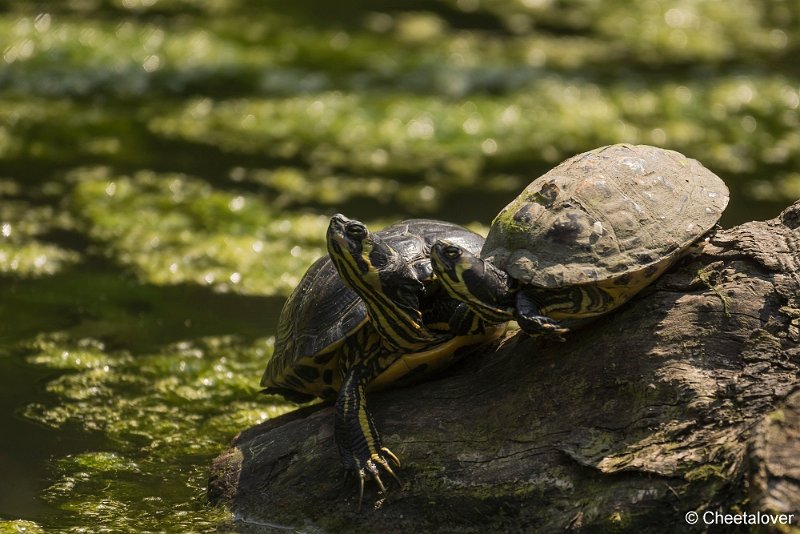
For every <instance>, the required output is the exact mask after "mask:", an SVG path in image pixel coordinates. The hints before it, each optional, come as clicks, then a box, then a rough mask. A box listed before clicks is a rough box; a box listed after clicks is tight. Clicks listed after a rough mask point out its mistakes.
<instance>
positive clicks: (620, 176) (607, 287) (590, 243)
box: [431, 144, 729, 339]
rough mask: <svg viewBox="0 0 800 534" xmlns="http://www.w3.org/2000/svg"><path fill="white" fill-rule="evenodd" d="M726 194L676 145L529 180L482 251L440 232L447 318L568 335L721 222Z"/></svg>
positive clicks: (634, 149)
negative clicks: (456, 305) (453, 304)
mask: <svg viewBox="0 0 800 534" xmlns="http://www.w3.org/2000/svg"><path fill="white" fill-rule="evenodd" d="M728 198H729V193H728V188H727V186H726V185H725V183H724V182H723V181H722V179H721V178H719V177H718V176H716V175H715V174H714V173H712V172H711V171H709V170H708V169H706V168H705V167H704V166H703V165H702V164H700V163H699V162H698V161H696V160H694V159H690V158H687V157H686V156H684V155H682V154H680V153H678V152H675V151H671V150H665V149H661V148H657V147H652V146H647V145H628V144H618V145H610V146H604V147H600V148H598V149H595V150H591V151H589V152H584V153H582V154H578V155H576V156H573V157H572V158H570V159H568V160H566V161H564V162H563V163H561V164H560V165H558V166H557V167H555V168H553V169H552V170H550V171H549V172H547V173H546V174H544V175H543V176H540V177H539V178H537V179H536V180H534V181H533V182H531V183H530V185H528V187H526V188H525V190H524V191H523V192H522V193H521V194H520V195H519V196H518V197H517V198H515V199H514V200H513V201H511V202H510V203H509V204H508V205H507V206H506V207H505V208H503V210H502V211H500V213H499V214H498V215H497V217H495V219H494V221H493V222H492V226H491V228H490V230H489V234H488V235H487V237H486V241H485V243H484V245H483V247H482V249H481V252H480V253H479V254H478V255H476V254H475V253H474V252H472V251H470V250H466V249H465V248H464V247H462V246H460V245H459V244H458V243H454V242H452V241H448V240H447V239H444V240H440V241H439V242H437V243H436V244H434V246H433V248H432V250H431V260H432V263H433V267H434V271H435V273H436V275H437V277H439V278H440V280H441V283H442V285H443V286H444V287H445V289H446V291H447V292H448V293H450V294H451V295H452V296H453V297H454V298H457V299H460V300H462V301H463V305H462V307H461V308H460V309H459V310H457V311H456V312H455V314H454V320H456V321H457V320H458V316H459V314H460V313H465V311H467V310H468V311H469V312H471V313H475V314H477V315H478V316H479V317H480V318H481V319H483V320H484V321H486V322H488V323H497V322H502V321H509V320H512V319H513V320H516V321H517V323H518V324H519V326H520V328H521V329H522V330H523V331H524V332H526V333H528V334H530V335H544V336H553V337H556V338H561V339H563V338H562V334H564V333H566V332H567V331H569V330H570V329H573V328H577V327H579V326H582V325H584V324H585V323H587V322H588V321H590V320H592V319H594V318H596V317H599V316H601V315H604V314H606V313H609V312H611V311H613V310H615V309H616V308H618V307H619V306H621V305H622V304H624V303H625V302H627V301H628V300H630V299H631V297H633V296H634V295H635V294H636V293H638V292H639V291H641V290H642V289H643V288H644V287H646V286H647V285H648V284H650V283H652V282H653V281H654V280H655V279H656V278H658V277H659V276H661V275H662V274H663V273H664V272H665V271H666V270H667V269H669V268H670V267H671V266H672V265H674V264H675V262H676V261H677V260H678V259H679V258H681V257H682V256H684V255H685V254H687V253H688V252H689V251H691V250H692V249H693V248H694V247H695V244H696V243H697V242H698V241H701V240H703V238H704V236H706V235H707V234H708V233H709V232H712V231H713V230H714V229H715V228H716V227H717V223H718V221H719V219H720V217H721V215H722V212H723V211H724V210H725V207H726V206H727V204H728ZM454 332H457V330H454Z"/></svg>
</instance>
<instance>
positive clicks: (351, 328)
mask: <svg viewBox="0 0 800 534" xmlns="http://www.w3.org/2000/svg"><path fill="white" fill-rule="evenodd" d="M377 235H379V236H380V237H381V238H382V239H383V240H384V241H385V242H387V243H388V244H389V245H391V246H392V247H393V248H394V249H395V250H397V251H398V252H399V253H400V254H401V255H402V256H403V257H404V258H405V259H406V261H408V262H410V263H412V264H413V266H414V267H415V269H416V271H417V276H418V278H419V279H420V280H422V281H430V280H431V278H432V276H433V269H432V268H431V265H430V250H431V246H433V243H435V242H436V241H437V240H438V239H447V240H449V241H452V242H454V243H456V244H459V245H461V246H462V247H464V248H466V249H467V250H469V251H471V252H473V253H474V254H477V253H478V252H479V251H480V249H481V246H482V245H483V237H481V236H480V235H478V234H476V233H474V232H471V231H470V230H467V229H466V228H463V227H461V226H458V225H456V224H452V223H448V222H444V221H435V220H429V219H410V220H406V221H402V222H399V223H396V224H393V225H391V226H388V227H386V228H384V229H383V230H380V231H378V232H377ZM366 322H367V310H366V307H365V306H364V303H363V302H362V301H361V298H360V297H359V296H358V295H357V294H356V293H355V292H353V291H352V290H351V289H350V288H348V287H347V286H346V285H344V283H342V281H341V279H340V278H339V274H338V273H337V272H336V268H335V267H334V265H333V262H331V260H330V258H329V257H328V256H324V257H322V258H320V259H318V260H317V261H316V262H314V264H313V265H312V266H311V267H310V268H309V269H308V271H307V272H306V274H305V275H303V278H302V279H301V280H300V283H299V284H298V285H297V287H296V288H295V289H294V291H292V294H291V295H290V296H289V299H288V300H287V301H286V304H285V305H284V307H283V310H282V311H281V316H280V319H279V321H278V332H277V336H276V339H275V350H274V352H273V356H272V358H271V359H270V362H269V364H268V365H267V369H266V370H265V371H264V375H263V377H262V378H261V385H262V386H265V387H272V386H276V387H289V388H291V389H298V390H308V389H309V388H308V387H306V385H307V384H308V383H314V382H315V381H317V379H318V378H320V377H321V375H322V373H320V372H318V371H319V369H317V368H319V367H320V366H321V365H322V363H323V362H324V365H325V366H326V367H327V368H331V369H333V368H335V367H336V366H335V363H336V362H335V361H332V360H334V359H335V358H336V357H337V354H336V353H335V351H336V349H337V348H338V347H339V346H340V345H342V344H343V342H344V340H345V339H346V338H347V337H348V336H350V335H352V334H353V333H354V332H356V331H357V330H358V329H359V328H360V327H361V326H363V325H364V324H366ZM323 353H331V358H319V357H318V358H317V359H316V360H315V359H314V356H318V355H321V354H323ZM289 370H293V371H294V372H293V373H288V371H289ZM294 375H297V376H298V377H300V378H301V379H302V380H300V381H298V380H297V379H296V378H293V376H294ZM309 392H310V393H312V394H317V392H316V391H310V390H309Z"/></svg>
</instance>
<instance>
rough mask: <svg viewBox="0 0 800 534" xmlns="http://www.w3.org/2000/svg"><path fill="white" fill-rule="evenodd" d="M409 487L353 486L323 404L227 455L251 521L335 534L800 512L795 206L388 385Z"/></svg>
mask: <svg viewBox="0 0 800 534" xmlns="http://www.w3.org/2000/svg"><path fill="white" fill-rule="evenodd" d="M370 406H371V408H372V410H373V413H374V415H375V418H376V422H377V424H378V426H379V428H380V429H381V430H382V433H383V438H384V442H385V444H386V445H387V446H389V447H390V448H391V449H392V450H393V451H394V452H395V453H396V454H397V455H398V456H399V457H400V458H401V460H402V461H403V468H402V470H401V471H400V476H401V478H402V480H403V485H402V488H400V487H397V486H393V487H391V489H390V492H389V495H388V497H387V498H386V499H385V500H383V501H382V502H380V503H378V505H376V506H372V505H371V504H372V503H373V502H375V500H376V498H377V497H378V495H377V493H376V492H375V490H374V488H372V487H368V489H367V492H366V494H365V503H367V506H365V507H364V510H362V512H361V513H360V514H359V513H356V511H355V501H356V499H357V489H356V487H355V484H354V483H352V482H351V484H350V485H349V486H344V487H343V485H342V471H341V466H340V464H339V460H338V457H337V453H336V447H335V445H334V443H333V424H332V423H333V416H332V413H331V408H330V407H327V406H322V407H311V408H306V409H303V410H300V411H298V412H293V413H291V414H287V415H286V416H284V417H280V418H277V419H275V420H272V421H267V422H265V423H264V424H262V425H259V426H257V427H253V428H251V429H248V430H246V431H244V432H242V433H241V434H240V435H239V436H237V437H236V438H235V439H234V441H233V444H232V445H231V448H230V449H228V450H227V451H226V452H224V453H223V454H222V455H220V456H219V457H218V458H217V459H216V460H215V462H214V465H213V467H212V473H211V480H210V486H209V495H210V497H211V499H212V501H213V502H217V503H225V504H227V505H228V506H230V507H231V508H232V510H233V511H234V513H235V515H236V517H237V518H238V519H239V520H240V521H243V522H244V523H247V524H250V525H257V524H264V523H267V524H282V525H292V526H295V527H301V528H304V529H308V530H314V529H315V528H321V529H324V530H330V531H340V530H344V531H363V532H378V531H395V532H396V531H404V532H408V531H423V532H424V531H454V532H455V531H458V532H485V531H488V529H498V530H506V531H508V530H510V531H533V530H536V531H543V532H556V531H564V530H591V531H598V530H599V531H606V530H608V531H618V530H630V531H636V532H663V531H683V530H690V531H692V530H705V529H708V528H709V527H707V526H704V525H703V521H702V520H701V521H700V522H699V523H698V525H696V526H695V527H691V526H689V525H688V524H687V523H686V522H685V519H684V517H685V514H686V513H687V512H688V511H691V510H696V511H698V512H699V513H700V514H701V515H702V513H703V512H704V511H708V510H712V511H713V510H721V511H723V512H726V513H735V512H737V511H749V512H786V513H794V514H795V515H794V524H795V525H796V524H797V522H798V521H800V201H798V202H797V203H795V204H794V205H792V206H790V207H789V208H787V209H786V210H785V211H784V212H783V213H782V214H781V215H780V216H779V217H777V218H776V219H773V220H770V221H766V222H751V223H746V224H743V225H741V226H738V227H736V228H733V229H730V230H724V231H720V232H718V233H717V235H716V236H715V237H713V238H712V239H711V241H710V242H709V243H708V245H707V246H706V247H705V248H704V250H703V252H702V253H701V254H699V255H696V256H693V257H692V258H689V259H687V260H686V261H684V262H683V263H682V264H680V265H679V266H677V267H676V268H674V269H672V270H671V271H670V272H669V273H668V274H667V275H665V276H664V277H662V278H661V279H660V280H659V281H658V282H656V283H655V284H654V285H653V286H651V287H650V288H648V289H647V290H645V291H644V292H643V293H642V294H641V295H640V296H638V297H637V298H636V299H635V300H634V301H632V302H630V303H629V304H627V305H625V306H624V307H623V308H621V309H620V310H618V311H617V312H615V313H612V314H609V315H608V316H606V317H603V318H601V319H599V320H597V321H595V322H594V323H592V324H591V325H589V326H587V327H585V328H583V329H581V330H579V331H576V332H573V333H571V334H570V335H568V339H567V341H566V342H564V343H558V342H550V341H542V340H536V339H531V338H527V337H525V336H523V335H510V336H508V337H507V338H506V339H504V340H503V342H502V343H500V344H498V345H494V346H491V347H484V348H482V349H480V350H479V351H477V352H476V353H475V354H473V355H471V356H470V357H468V358H467V360H465V361H464V362H463V363H461V364H459V365H458V366H457V367H456V368H455V369H451V371H450V372H448V373H447V375H446V376H444V377H441V378H440V379H438V380H435V381H429V382H425V383H423V384H419V385H417V386H414V387H409V388H404V389H397V390H392V391H387V392H382V393H376V394H373V395H371V397H370Z"/></svg>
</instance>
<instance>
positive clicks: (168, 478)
mask: <svg viewBox="0 0 800 534" xmlns="http://www.w3.org/2000/svg"><path fill="white" fill-rule="evenodd" d="M271 347H272V341H271V339H259V340H256V341H254V342H253V343H243V342H241V341H238V340H234V339H226V338H219V337H216V338H208V339H201V340H196V341H194V342H191V343H190V342H181V343H177V344H175V345H172V346H165V347H164V348H163V349H162V350H160V351H159V352H157V353H152V354H140V355H138V356H136V357H133V356H132V355H130V354H129V353H127V352H125V351H113V350H109V349H108V348H106V347H105V346H104V344H103V343H102V342H100V341H98V340H94V339H82V340H79V341H77V342H75V341H74V340H72V339H71V338H69V337H68V336H65V335H50V336H41V337H40V338H38V339H37V340H36V341H35V342H33V343H32V344H31V345H30V346H27V347H25V351H26V352H28V353H29V355H28V356H27V358H28V360H29V361H30V362H32V363H35V364H36V365H45V366H49V367H55V368H58V369H63V368H70V369H74V370H75V371H76V372H71V373H67V374H63V375H61V376H59V377H58V378H56V379H54V380H51V381H50V382H49V383H48V384H47V391H48V393H50V394H51V395H52V396H53V398H57V399H61V401H60V402H58V403H55V404H48V403H33V404H29V405H28V406H27V407H26V410H25V416H26V417H28V418H29V419H31V420H34V421H37V422H39V423H41V424H43V425H46V426H49V427H52V428H64V427H71V428H76V427H77V428H80V429H82V431H84V432H89V433H99V434H101V435H103V436H104V437H105V439H106V440H107V441H108V447H109V449H108V450H94V451H87V452H84V453H80V454H73V455H69V456H67V457H64V458H61V459H60V460H59V461H58V464H57V466H56V470H57V472H58V473H59V475H58V476H57V477H56V479H55V481H54V482H53V484H51V485H50V486H49V487H48V488H47V489H46V491H45V493H44V498H45V500H46V501H48V502H50V503H51V504H53V505H54V506H56V507H58V508H60V509H61V510H64V511H66V512H72V513H74V514H77V516H76V517H79V518H80V522H85V521H90V522H91V521H96V522H98V524H101V525H103V529H104V530H106V531H109V532H142V531H157V530H165V529H166V530H173V529H176V530H181V531H183V530H195V529H198V530H205V529H208V528H212V527H213V525H214V524H217V523H219V522H220V521H222V520H225V518H226V517H227V516H226V514H225V513H224V512H223V511H220V510H214V509H208V508H206V506H205V504H204V500H205V497H204V489H205V484H206V481H207V477H208V471H207V466H206V465H204V462H203V461H202V459H206V458H209V457H211V456H213V455H214V454H216V453H217V452H219V451H220V448H221V446H222V445H223V444H224V443H225V442H226V441H227V440H228V439H230V437H231V436H232V435H233V434H234V433H235V432H236V431H237V430H238V429H241V428H244V427H247V426H251V425H253V424H257V423H259V422H261V421H263V420H264V419H266V418H268V417H275V416H277V415H280V414H281V413H284V412H286V411H287V410H288V409H290V408H291V406H290V405H268V404H266V403H264V402H263V401H260V400H259V399H258V398H257V389H256V384H255V381H254V380H253V378H252V377H254V376H257V375H258V374H259V373H260V372H261V370H262V368H263V365H264V362H265V361H266V360H268V358H269V354H270V352H271ZM78 524H80V523H78ZM78 524H76V526H75V529H76V531H79V530H80V529H79V527H78Z"/></svg>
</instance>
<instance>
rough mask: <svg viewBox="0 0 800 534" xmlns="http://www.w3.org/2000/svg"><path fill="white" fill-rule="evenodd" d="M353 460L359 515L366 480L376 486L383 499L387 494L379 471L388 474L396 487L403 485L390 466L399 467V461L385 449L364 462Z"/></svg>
mask: <svg viewBox="0 0 800 534" xmlns="http://www.w3.org/2000/svg"><path fill="white" fill-rule="evenodd" d="M353 460H354V463H355V464H356V466H357V468H356V469H355V473H356V475H357V477H358V512H359V513H360V512H361V505H362V504H363V501H364V486H365V485H366V482H367V479H372V480H374V481H375V484H377V486H378V491H379V492H380V493H381V494H382V495H383V496H384V498H385V497H386V495H387V494H388V492H387V490H386V484H384V482H383V479H382V478H381V469H383V470H384V471H385V472H386V473H388V474H389V475H390V476H391V477H392V478H393V479H394V480H395V481H396V482H397V485H398V486H402V485H403V484H402V482H401V481H400V478H399V477H398V476H397V474H396V473H395V472H394V469H392V466H391V463H394V464H395V466H396V467H400V460H398V459H397V456H395V454H394V453H393V452H392V451H390V450H389V449H387V448H386V447H381V450H380V452H376V453H373V454H372V455H370V457H369V458H367V460H366V461H364V462H362V461H361V460H359V459H356V458H354V459H353ZM390 461H391V463H390ZM351 472H352V471H351Z"/></svg>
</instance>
